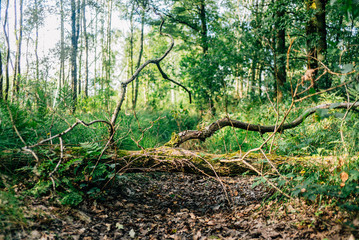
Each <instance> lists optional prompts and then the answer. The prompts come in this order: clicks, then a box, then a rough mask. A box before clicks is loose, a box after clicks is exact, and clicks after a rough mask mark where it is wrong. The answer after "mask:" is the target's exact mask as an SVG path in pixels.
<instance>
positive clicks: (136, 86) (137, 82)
mask: <svg viewBox="0 0 359 240" xmlns="http://www.w3.org/2000/svg"><path fill="white" fill-rule="evenodd" d="M144 25H145V13H144V12H142V16H141V35H140V50H139V53H138V60H137V65H136V69H137V68H139V67H140V66H141V59H142V54H143V29H144ZM138 88H139V80H138V77H136V79H135V93H134V97H133V100H132V107H133V109H136V105H137V98H138Z"/></svg>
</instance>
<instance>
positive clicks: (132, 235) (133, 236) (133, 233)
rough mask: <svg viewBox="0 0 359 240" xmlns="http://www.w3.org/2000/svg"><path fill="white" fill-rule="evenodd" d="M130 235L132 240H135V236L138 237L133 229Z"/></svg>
mask: <svg viewBox="0 0 359 240" xmlns="http://www.w3.org/2000/svg"><path fill="white" fill-rule="evenodd" d="M129 234H130V237H131V238H135V235H136V233H135V230H133V229H131V230H130V232H129Z"/></svg>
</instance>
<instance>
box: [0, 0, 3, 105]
mask: <svg viewBox="0 0 359 240" xmlns="http://www.w3.org/2000/svg"><path fill="white" fill-rule="evenodd" d="M1 7H2V4H1V0H0V19H1V10H2V9H1ZM3 84H4V76H3V67H2V53H1V49H0V102H2V100H3Z"/></svg>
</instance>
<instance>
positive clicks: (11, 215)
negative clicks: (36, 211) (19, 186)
mask: <svg viewBox="0 0 359 240" xmlns="http://www.w3.org/2000/svg"><path fill="white" fill-rule="evenodd" d="M24 224H25V217H24V214H23V210H22V206H21V204H20V202H19V200H18V199H17V198H16V197H15V196H14V194H13V193H11V192H8V191H2V190H0V229H1V230H3V231H6V230H10V229H11V228H13V227H15V226H19V225H20V226H21V225H24ZM0 232H2V231H0Z"/></svg>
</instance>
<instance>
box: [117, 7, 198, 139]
mask: <svg viewBox="0 0 359 240" xmlns="http://www.w3.org/2000/svg"><path fill="white" fill-rule="evenodd" d="M154 12H155V14H156V15H158V16H160V17H161V20H162V21H161V24H160V35H162V36H166V37H168V38H169V39H170V45H169V47H168V48H167V50H166V51H165V53H163V55H162V56H160V57H159V58H154V59H150V60H147V61H146V62H145V63H143V64H142V65H141V66H140V67H139V68H137V70H136V72H135V73H134V74H133V75H132V76H131V77H130V78H129V79H128V80H126V81H124V82H122V83H121V85H122V87H121V90H120V99H119V100H118V102H117V104H116V108H115V110H114V112H113V114H112V118H111V124H112V125H115V123H116V120H117V117H118V114H119V112H120V110H121V108H122V104H123V101H124V100H125V97H126V90H127V85H128V84H130V83H131V82H133V81H134V80H135V79H136V78H137V77H138V75H139V74H140V72H141V71H142V70H143V69H144V68H145V67H146V66H147V65H149V64H155V65H156V66H157V68H158V70H159V71H160V73H161V75H162V77H163V78H164V79H165V80H169V81H171V82H172V83H174V84H176V85H178V86H180V87H181V88H183V89H184V90H185V91H186V92H188V93H189V98H190V102H191V101H192V99H191V94H190V91H189V90H188V89H187V88H186V87H184V86H183V85H182V84H180V83H178V82H176V81H174V80H172V79H170V78H169V77H168V76H167V75H166V74H165V73H164V72H163V71H162V69H161V67H160V62H161V61H162V60H163V59H165V58H166V57H167V55H168V54H169V53H170V52H171V51H172V49H173V46H174V39H173V37H172V35H170V34H168V33H164V32H162V27H163V24H164V22H165V20H164V18H163V17H162V15H161V14H159V13H158V12H157V11H156V10H154ZM110 134H112V133H111V132H110Z"/></svg>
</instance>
